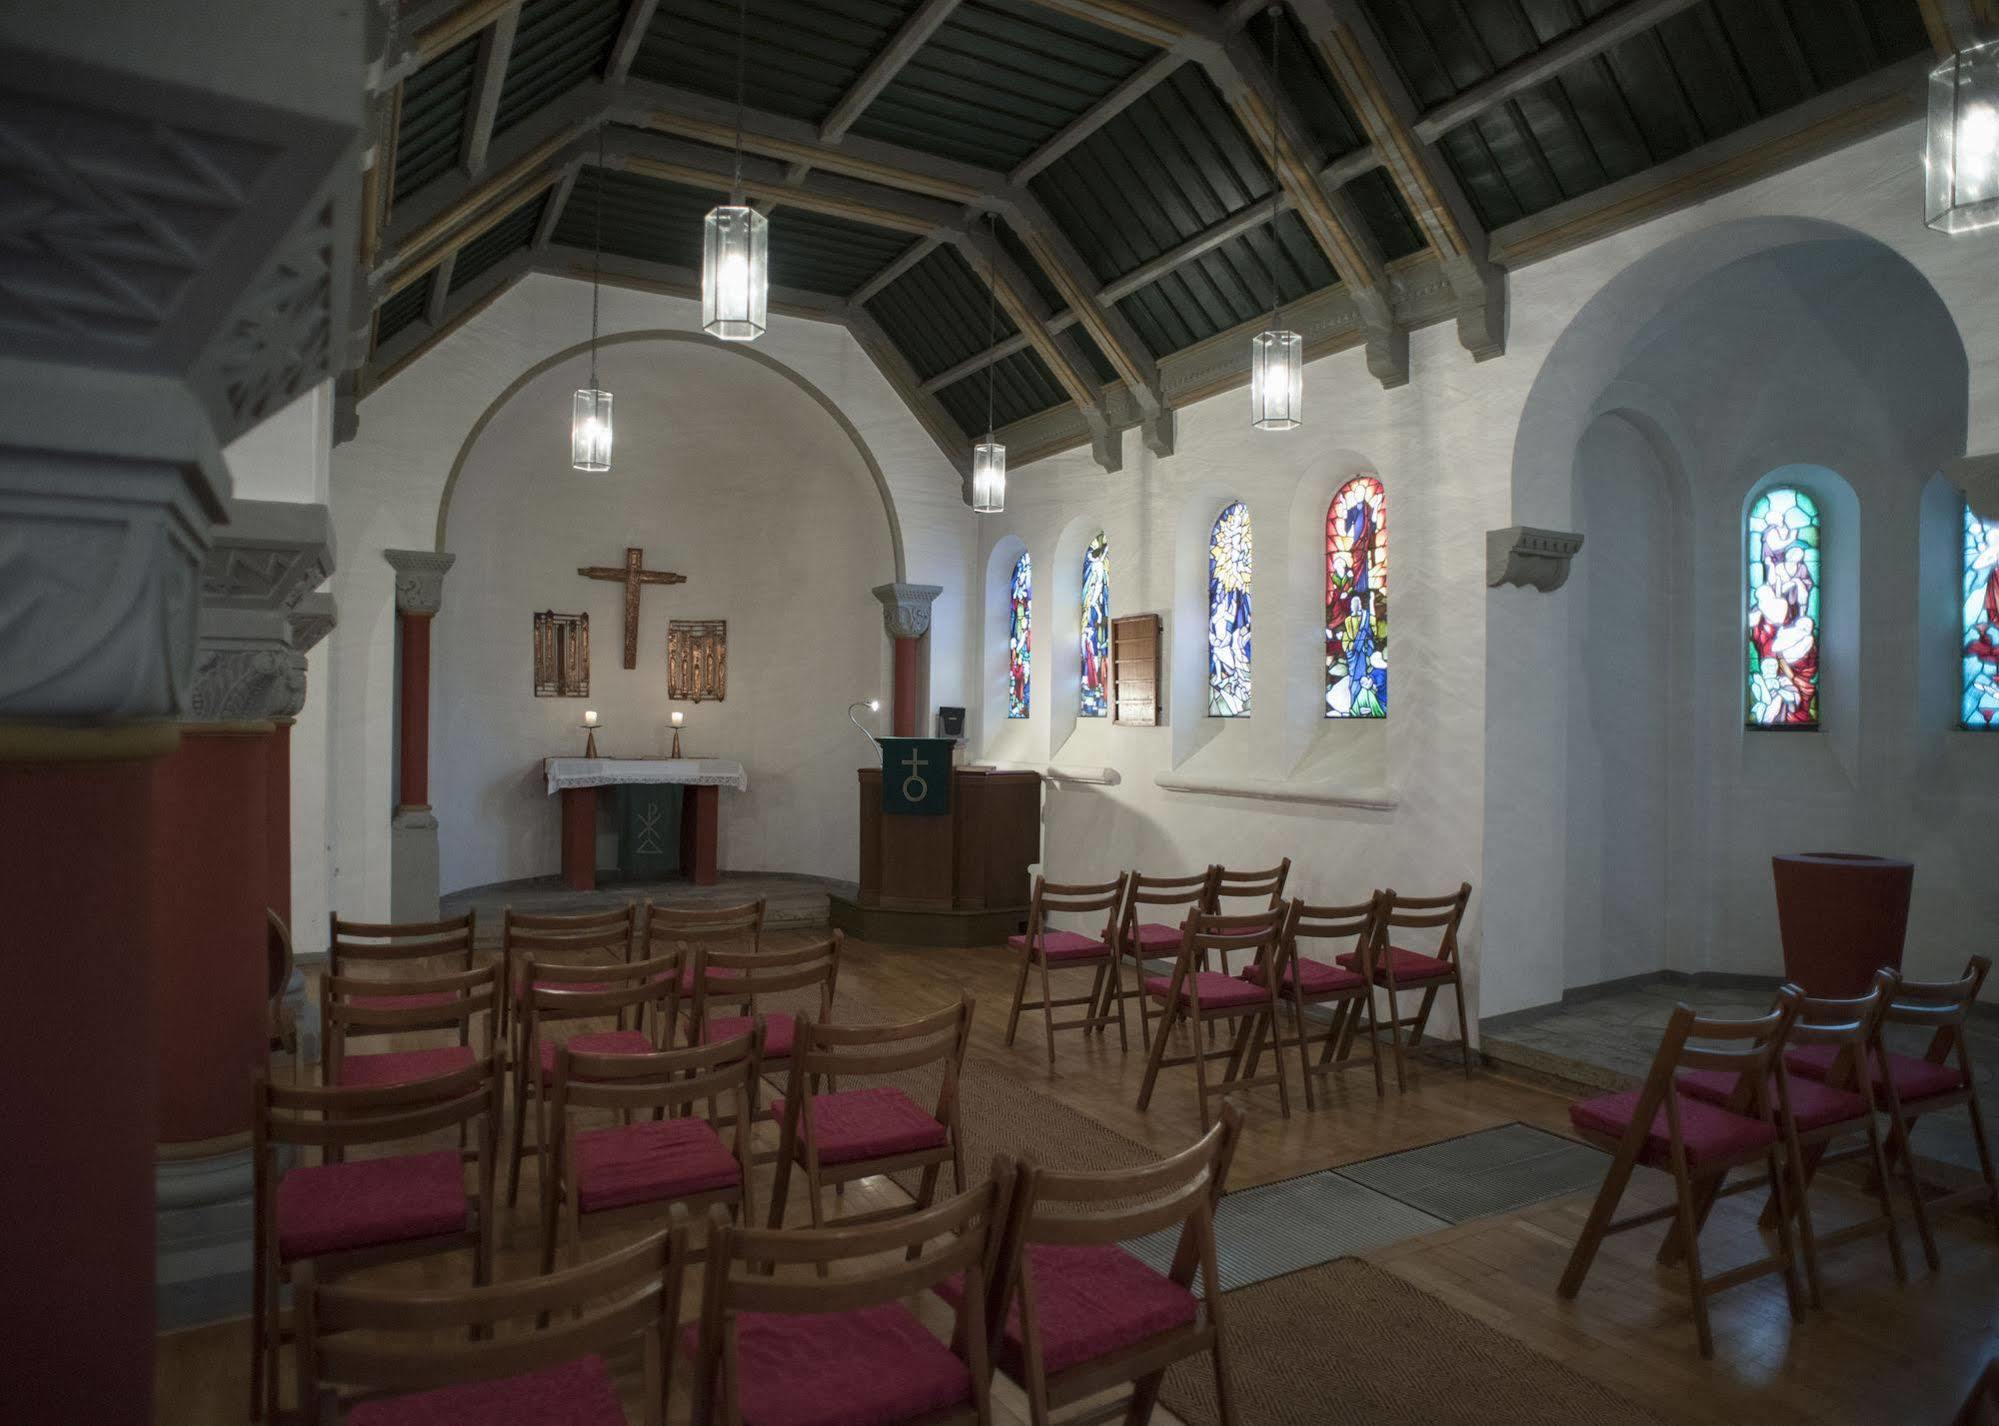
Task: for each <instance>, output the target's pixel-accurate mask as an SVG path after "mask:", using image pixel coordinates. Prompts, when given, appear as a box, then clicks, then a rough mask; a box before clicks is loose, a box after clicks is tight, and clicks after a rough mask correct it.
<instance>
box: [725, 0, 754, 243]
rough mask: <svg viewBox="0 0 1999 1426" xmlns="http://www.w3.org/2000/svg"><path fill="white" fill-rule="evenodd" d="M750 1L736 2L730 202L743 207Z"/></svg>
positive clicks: (740, 0)
mask: <svg viewBox="0 0 1999 1426" xmlns="http://www.w3.org/2000/svg"><path fill="white" fill-rule="evenodd" d="M749 11H750V6H749V0H736V171H735V178H734V180H733V181H732V182H731V184H730V190H729V201H730V202H731V203H732V204H734V205H735V206H736V207H738V208H740V207H742V206H743V50H744V48H745V47H746V45H747V43H748V41H747V40H746V39H745V38H744V36H745V33H746V31H747V28H748V25H749Z"/></svg>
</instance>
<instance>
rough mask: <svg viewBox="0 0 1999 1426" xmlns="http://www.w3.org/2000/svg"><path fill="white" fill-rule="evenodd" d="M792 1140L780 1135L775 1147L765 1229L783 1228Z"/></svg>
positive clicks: (789, 1177) (788, 1190) (788, 1185)
mask: <svg viewBox="0 0 1999 1426" xmlns="http://www.w3.org/2000/svg"><path fill="white" fill-rule="evenodd" d="M792 1152H793V1149H792V1140H791V1137H790V1136H789V1135H786V1134H783V1133H780V1134H779V1143H778V1146H777V1163H776V1164H775V1166H773V1168H772V1169H771V1181H770V1217H769V1220H768V1221H767V1222H766V1223H765V1224H764V1226H765V1227H767V1228H782V1227H783V1226H784V1202H785V1199H786V1198H787V1197H788V1196H789V1194H790V1192H791V1158H792Z"/></svg>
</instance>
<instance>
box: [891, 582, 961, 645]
mask: <svg viewBox="0 0 1999 1426" xmlns="http://www.w3.org/2000/svg"><path fill="white" fill-rule="evenodd" d="M943 592H944V586H943V585H941V584H877V585H876V586H875V598H877V599H879V600H881V605H882V627H883V628H885V629H887V630H888V636H889V637H890V638H891V639H920V638H922V637H923V636H924V635H925V634H927V633H929V632H930V606H931V604H933V603H934V602H936V599H937V596H938V595H940V594H942V593H943Z"/></svg>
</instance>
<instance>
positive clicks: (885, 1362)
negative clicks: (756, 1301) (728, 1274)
mask: <svg viewBox="0 0 1999 1426" xmlns="http://www.w3.org/2000/svg"><path fill="white" fill-rule="evenodd" d="M696 1340H697V1329H696V1328H694V1327H691V1326H690V1327H688V1328H686V1329H684V1331H683V1332H682V1333H681V1343H682V1346H683V1348H684V1349H686V1350H687V1351H689V1352H692V1351H693V1350H694V1347H695V1343H696ZM736 1361H737V1372H738V1382H739V1387H738V1395H739V1397H740V1401H741V1405H742V1412H743V1426H892V1423H894V1422H898V1421H909V1420H911V1419H913V1418H916V1417H920V1416H927V1415H929V1414H930V1413H931V1412H934V1411H942V1410H943V1409H944V1408H946V1407H949V1406H957V1405H959V1404H961V1403H963V1402H967V1401H970V1400H971V1398H972V1374H971V1372H970V1371H968V1370H967V1369H966V1367H965V1364H964V1363H963V1362H961V1361H959V1360H958V1358H957V1357H956V1356H954V1355H953V1354H952V1352H951V1349H950V1348H948V1347H946V1346H945V1345H944V1344H943V1343H942V1342H939V1341H938V1340H937V1339H936V1338H935V1337H933V1336H931V1335H930V1333H929V1331H928V1330H927V1329H926V1328H925V1327H924V1325H923V1324H922V1323H921V1322H918V1321H917V1320H916V1318H915V1317H914V1316H912V1315H911V1314H910V1311H909V1309H908V1308H906V1307H904V1306H903V1305H902V1304H901V1303H899V1302H889V1303H884V1304H883V1305H882V1306H880V1307H866V1308H862V1309H860V1310H859V1311H854V1312H807V1313H796V1314H794V1313H776V1312H744V1313H739V1314H738V1315H737V1317H736Z"/></svg>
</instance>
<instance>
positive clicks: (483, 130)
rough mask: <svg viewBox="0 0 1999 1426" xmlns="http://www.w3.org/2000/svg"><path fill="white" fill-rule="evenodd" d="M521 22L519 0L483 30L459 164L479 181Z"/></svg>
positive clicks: (501, 12)
mask: <svg viewBox="0 0 1999 1426" xmlns="http://www.w3.org/2000/svg"><path fill="white" fill-rule="evenodd" d="M520 19H521V5H520V0H511V3H510V4H508V5H507V6H506V8H505V9H503V10H501V11H500V13H499V14H498V15H496V16H495V17H494V18H493V22H492V23H491V24H489V25H487V26H486V28H485V29H484V30H482V31H480V34H479V59H478V62H477V64H476V65H475V66H474V73H475V75H476V77H475V78H474V80H473V83H472V103H471V106H470V110H469V113H470V118H469V119H468V120H467V122H466V125H465V142H464V145H463V148H462V149H461V151H460V153H459V164H460V166H461V167H463V168H464V170H465V172H466V174H467V175H469V176H470V177H473V178H477V177H478V176H479V174H480V173H481V172H482V171H483V170H484V169H485V167H486V151H487V150H488V149H489V148H490V147H491V146H492V143H493V120H494V118H495V117H496V116H497V115H498V114H499V112H500V90H501V89H502V88H503V87H505V85H506V82H507V61H508V60H510V59H512V58H513V53H514V31H515V30H516V29H517V28H518V27H519V25H520Z"/></svg>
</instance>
